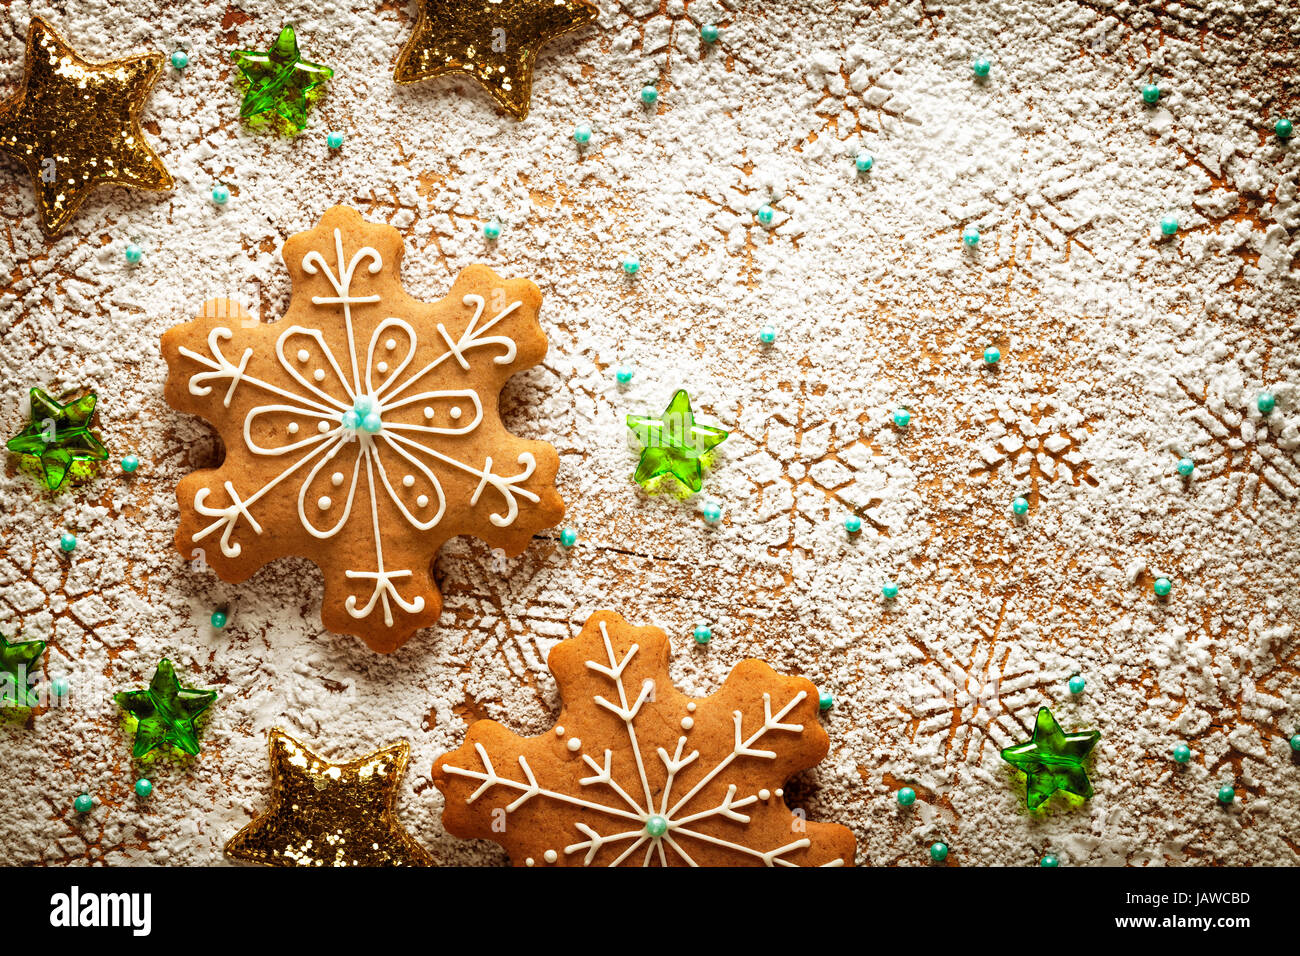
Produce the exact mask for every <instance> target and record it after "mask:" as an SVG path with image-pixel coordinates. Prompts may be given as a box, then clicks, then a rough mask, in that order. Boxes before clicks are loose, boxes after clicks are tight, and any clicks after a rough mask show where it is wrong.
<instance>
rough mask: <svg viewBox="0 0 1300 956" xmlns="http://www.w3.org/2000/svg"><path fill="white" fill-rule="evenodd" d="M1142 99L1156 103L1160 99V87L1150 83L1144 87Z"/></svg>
mask: <svg viewBox="0 0 1300 956" xmlns="http://www.w3.org/2000/svg"><path fill="white" fill-rule="evenodd" d="M1142 99H1144V100H1146V101H1147V102H1148V103H1154V102H1156V101H1157V100H1159V99H1160V87H1158V86H1156V85H1155V84H1154V83H1148V84H1147V85H1146V86H1144V87H1142Z"/></svg>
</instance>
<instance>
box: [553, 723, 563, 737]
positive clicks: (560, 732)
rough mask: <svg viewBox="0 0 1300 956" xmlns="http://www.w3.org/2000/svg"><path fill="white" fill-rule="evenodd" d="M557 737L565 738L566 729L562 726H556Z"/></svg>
mask: <svg viewBox="0 0 1300 956" xmlns="http://www.w3.org/2000/svg"><path fill="white" fill-rule="evenodd" d="M555 736H557V737H563V736H564V727H563V726H562V725H561V724H556V725H555Z"/></svg>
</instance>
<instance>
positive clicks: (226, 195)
mask: <svg viewBox="0 0 1300 956" xmlns="http://www.w3.org/2000/svg"><path fill="white" fill-rule="evenodd" d="M212 201H213V202H214V203H216V204H217V205H218V206H224V205H225V204H226V203H228V202H230V190H229V189H227V188H226V187H225V186H213V187H212Z"/></svg>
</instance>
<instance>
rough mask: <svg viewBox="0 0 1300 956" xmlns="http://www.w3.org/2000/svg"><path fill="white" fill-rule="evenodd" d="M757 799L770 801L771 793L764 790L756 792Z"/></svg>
mask: <svg viewBox="0 0 1300 956" xmlns="http://www.w3.org/2000/svg"><path fill="white" fill-rule="evenodd" d="M758 799H760V800H770V799H772V791H771V790H766V789H764V790H760V791H758Z"/></svg>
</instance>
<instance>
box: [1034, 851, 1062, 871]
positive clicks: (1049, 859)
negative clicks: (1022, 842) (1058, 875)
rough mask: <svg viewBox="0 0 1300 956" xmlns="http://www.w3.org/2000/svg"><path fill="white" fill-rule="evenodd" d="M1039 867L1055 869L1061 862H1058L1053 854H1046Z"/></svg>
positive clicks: (1039, 862)
mask: <svg viewBox="0 0 1300 956" xmlns="http://www.w3.org/2000/svg"><path fill="white" fill-rule="evenodd" d="M1038 865H1039V866H1044V867H1047V868H1048V869H1053V868H1055V867H1058V866H1060V865H1061V861H1060V860H1058V859H1057V858H1056V857H1055V856H1054V855H1053V854H1051V853H1045V854H1043V858H1042V859H1041V860H1039V861H1038Z"/></svg>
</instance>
